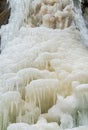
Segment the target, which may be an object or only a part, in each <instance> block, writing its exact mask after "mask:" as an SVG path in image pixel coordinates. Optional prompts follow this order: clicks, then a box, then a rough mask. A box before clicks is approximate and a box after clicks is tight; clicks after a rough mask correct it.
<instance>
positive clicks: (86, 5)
mask: <svg viewBox="0 0 88 130" xmlns="http://www.w3.org/2000/svg"><path fill="white" fill-rule="evenodd" d="M81 4H82V11H83V13H85V9H86V8H88V0H83V1H82V2H81Z"/></svg>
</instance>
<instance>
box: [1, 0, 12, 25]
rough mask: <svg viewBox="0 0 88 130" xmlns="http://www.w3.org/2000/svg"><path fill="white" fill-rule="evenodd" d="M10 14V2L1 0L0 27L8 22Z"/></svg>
mask: <svg viewBox="0 0 88 130" xmlns="http://www.w3.org/2000/svg"><path fill="white" fill-rule="evenodd" d="M9 16H10V9H9V4H8V3H7V2H6V0H0V27H1V25H3V24H6V23H8V18H9Z"/></svg>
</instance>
